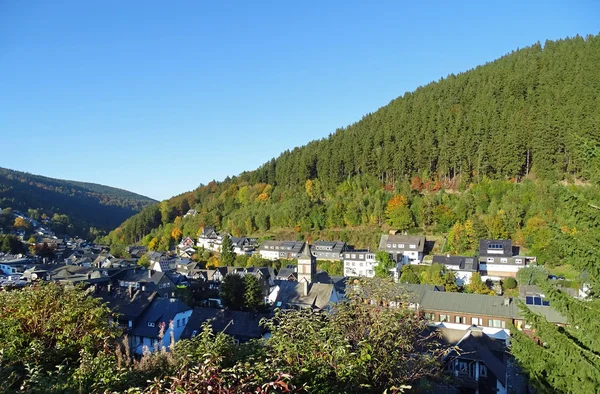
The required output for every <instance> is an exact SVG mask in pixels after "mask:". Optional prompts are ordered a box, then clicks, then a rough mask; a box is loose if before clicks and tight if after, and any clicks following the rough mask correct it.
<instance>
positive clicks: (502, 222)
mask: <svg viewBox="0 0 600 394" xmlns="http://www.w3.org/2000/svg"><path fill="white" fill-rule="evenodd" d="M599 60H600V37H599V36H588V37H585V38H582V37H575V38H572V39H565V40H559V41H547V42H545V43H544V44H543V45H542V44H540V43H537V44H535V45H532V46H530V47H527V48H524V49H520V50H517V51H514V52H512V53H510V54H507V55H505V56H503V57H502V58H500V59H498V60H496V61H494V62H491V63H488V64H486V65H483V66H480V67H477V68H475V69H473V70H469V71H467V72H464V73H461V74H459V75H450V76H448V77H447V78H444V79H441V80H440V81H438V82H434V83H431V84H429V85H427V86H424V87H421V88H419V89H417V90H416V91H414V92H411V93H406V94H405V95H403V96H402V97H399V98H397V99H395V100H393V101H392V102H391V103H390V104H388V105H387V106H385V107H382V108H381V109H379V110H378V111H376V112H375V113H372V114H368V115H366V116H365V117H364V118H363V119H362V120H360V121H359V122H357V123H355V124H352V125H350V126H348V127H346V128H343V129H339V130H337V131H336V132H335V133H333V134H331V135H330V136H329V137H328V138H324V139H322V140H319V141H313V142H310V143H308V144H307V145H306V146H303V147H299V148H295V149H293V150H292V151H286V152H284V153H282V154H281V155H280V156H279V157H278V158H276V159H272V160H270V161H268V162H267V163H265V164H264V165H263V166H261V167H260V168H258V169H256V170H254V171H249V172H244V173H242V174H240V175H239V176H235V177H231V178H227V179H225V180H223V181H221V182H211V183H209V184H207V185H201V186H200V187H199V188H198V189H196V190H195V191H193V192H189V193H185V194H182V195H179V196H176V197H173V198H172V199H170V200H167V201H163V202H162V203H160V204H159V205H153V206H151V207H148V208H146V209H144V210H143V211H142V212H140V213H139V214H138V215H135V216H133V217H132V218H130V219H128V220H127V221H125V222H124V223H123V224H122V225H121V226H119V227H118V228H117V229H116V230H115V231H113V232H112V233H111V234H110V235H109V236H108V237H107V238H106V239H105V240H104V241H106V242H108V243H111V244H121V245H126V244H131V243H139V242H142V243H144V244H146V245H149V246H151V248H153V249H158V250H165V249H169V248H170V247H172V246H173V245H174V243H176V242H177V241H178V239H179V238H180V237H181V236H187V235H190V236H196V235H197V233H198V230H199V229H201V228H202V227H203V226H206V225H214V226H217V228H219V229H222V230H224V231H227V232H229V233H231V234H233V235H234V236H240V235H248V236H250V235H251V236H258V237H263V238H268V237H273V238H290V237H294V238H297V239H305V240H309V241H310V240H314V239H342V240H344V241H346V242H349V243H350V244H352V245H354V246H356V247H371V248H374V247H376V245H377V241H378V239H379V235H380V234H381V233H382V232H384V231H387V230H388V229H390V228H393V229H396V230H404V231H408V232H410V233H426V234H443V235H448V242H446V243H444V244H443V245H442V244H440V245H438V247H439V248H441V247H442V246H443V249H444V251H448V252H452V253H471V252H474V251H475V248H476V239H478V238H480V237H491V238H512V239H513V240H514V241H515V243H516V244H518V245H522V246H525V247H527V248H530V249H531V252H532V253H536V254H538V255H539V256H540V258H541V260H542V261H545V262H549V263H553V264H559V262H560V261H561V257H562V255H561V253H560V251H556V250H552V245H548V244H549V241H548V238H547V237H545V236H544V235H541V234H544V231H546V232H548V231H552V228H554V227H556V225H557V224H558V226H559V227H560V226H561V225H565V226H568V222H569V219H568V217H565V216H564V212H562V211H561V210H564V209H565V208H564V204H563V201H564V200H565V199H566V198H568V197H567V196H570V195H572V194H573V193H574V194H576V195H579V194H586V195H593V194H594V193H597V189H596V186H595V185H597V183H598V181H599V180H600V147H599V146H600V129H599V127H598V124H600V100H598V99H597V92H598V91H599V90H600V71H599V70H598V68H597V67H596V65H597V64H598V61H599ZM541 196H543V198H541ZM189 208H194V209H196V211H197V212H198V215H196V216H189V217H187V218H182V215H184V214H185V213H186V212H187V210H188V209H189ZM563 222H565V223H563ZM175 228H177V229H179V230H180V231H178V230H175Z"/></svg>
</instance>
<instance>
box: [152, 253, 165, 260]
mask: <svg viewBox="0 0 600 394" xmlns="http://www.w3.org/2000/svg"><path fill="white" fill-rule="evenodd" d="M162 257H163V254H162V253H160V252H148V258H149V259H150V261H160V259H161V258H162Z"/></svg>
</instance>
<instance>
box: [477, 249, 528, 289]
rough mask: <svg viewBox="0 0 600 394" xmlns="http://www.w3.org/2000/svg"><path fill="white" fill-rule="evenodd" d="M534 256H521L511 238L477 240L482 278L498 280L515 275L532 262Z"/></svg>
mask: <svg viewBox="0 0 600 394" xmlns="http://www.w3.org/2000/svg"><path fill="white" fill-rule="evenodd" d="M535 261H536V258H535V257H532V256H521V255H520V254H519V248H518V247H516V246H513V244H512V241H511V240H506V239H482V240H480V241H479V271H480V272H481V276H482V278H483V279H486V278H487V279H492V280H499V279H502V278H506V277H509V276H510V277H513V278H514V277H515V276H516V275H517V272H518V271H519V270H520V269H521V268H523V267H526V266H527V265H529V264H531V263H534V262H535Z"/></svg>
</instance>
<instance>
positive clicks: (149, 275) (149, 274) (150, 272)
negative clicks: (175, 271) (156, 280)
mask: <svg viewBox="0 0 600 394" xmlns="http://www.w3.org/2000/svg"><path fill="white" fill-rule="evenodd" d="M148 278H152V270H148Z"/></svg>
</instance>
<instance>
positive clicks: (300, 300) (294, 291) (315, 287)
mask: <svg viewBox="0 0 600 394" xmlns="http://www.w3.org/2000/svg"><path fill="white" fill-rule="evenodd" d="M305 283H306V282H302V283H299V282H292V281H285V280H284V281H280V282H278V286H279V293H278V294H277V299H276V300H275V303H274V307H276V308H277V307H281V308H285V307H287V305H288V304H289V305H292V306H300V307H310V308H313V309H325V308H327V306H328V305H329V300H330V298H331V294H332V293H333V291H334V286H333V284H329V283H309V284H308V294H307V295H304V286H305ZM278 303H281V304H280V305H279V304H278ZM278 305H279V306H278Z"/></svg>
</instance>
